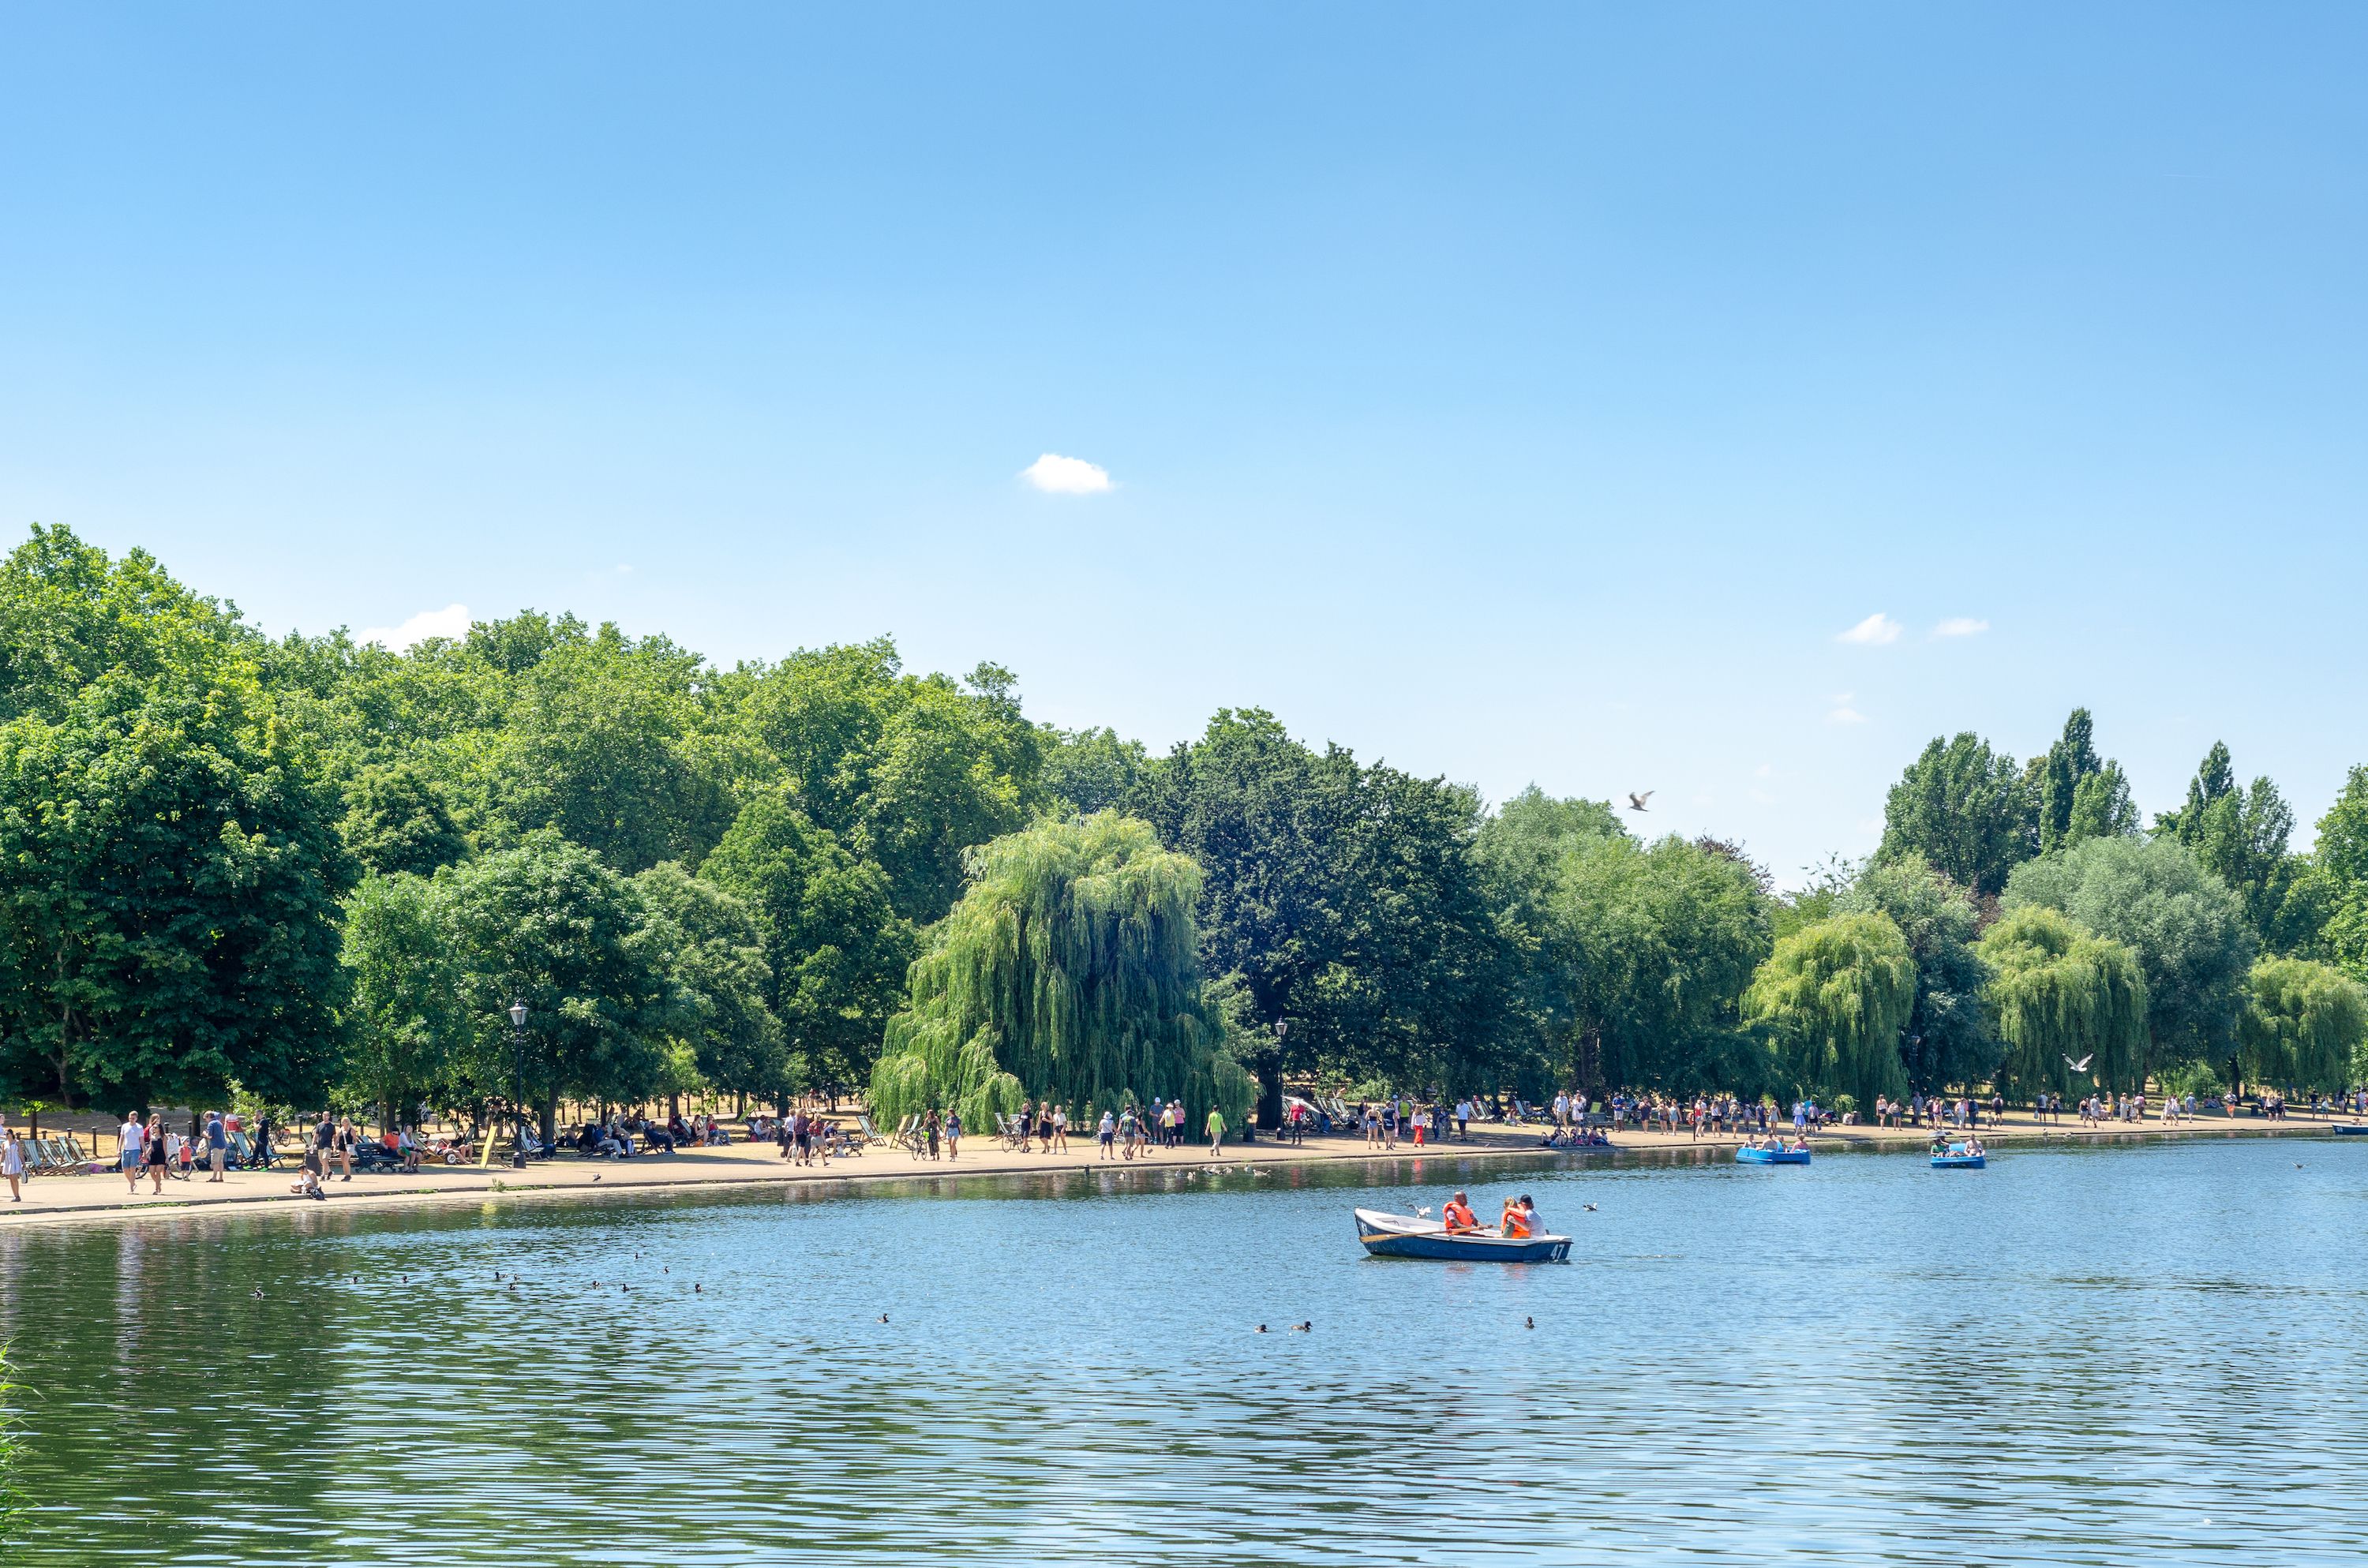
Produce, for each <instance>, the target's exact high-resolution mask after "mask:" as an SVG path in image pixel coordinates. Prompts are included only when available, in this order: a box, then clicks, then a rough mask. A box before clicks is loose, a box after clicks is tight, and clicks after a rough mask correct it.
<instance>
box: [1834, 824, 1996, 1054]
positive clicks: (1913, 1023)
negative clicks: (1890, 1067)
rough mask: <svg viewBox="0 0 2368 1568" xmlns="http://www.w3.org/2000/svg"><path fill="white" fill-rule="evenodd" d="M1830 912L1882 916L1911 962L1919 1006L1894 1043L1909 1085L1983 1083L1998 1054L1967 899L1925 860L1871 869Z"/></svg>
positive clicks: (1976, 925)
mask: <svg viewBox="0 0 2368 1568" xmlns="http://www.w3.org/2000/svg"><path fill="white" fill-rule="evenodd" d="M1834 907H1835V910H1836V912H1837V913H1839V914H1844V915H1884V916H1885V917H1886V918H1888V919H1889V920H1890V921H1891V923H1892V924H1893V925H1894V926H1897V927H1898V928H1899V931H1900V934H1901V935H1902V936H1904V937H1907V947H1908V950H1909V951H1910V952H1911V953H1913V954H1914V955H1915V959H1916V1005H1915V1006H1914V1008H1913V1009H1912V1010H1911V1011H1910V1013H1909V1014H1908V1017H1907V1028H1906V1029H1905V1031H1904V1032H1903V1034H1902V1035H1901V1037H1900V1042H1899V1054H1900V1062H1901V1066H1902V1067H1903V1068H1904V1069H1905V1071H1906V1072H1907V1081H1908V1083H1909V1084H1910V1085H1912V1086H1914V1087H1918V1088H1922V1089H1927V1090H1930V1089H1938V1088H1942V1087H1946V1086H1950V1085H1975V1084H1980V1083H1984V1082H1987V1080H1988V1078H1989V1076H1990V1074H1992V1073H1993V1072H1995V1071H1996V1070H1997V1068H1998V1042H1997V1038H1996V1036H1995V1034H1994V1032H1993V1031H1992V1028H1991V1026H1990V1019H1989V1016H1988V1013H1987V1008H1986V1007H1985V1006H1984V1004H1983V999H1982V989H1983V986H1984V985H1985V984H1986V983H1987V980H1988V976H1987V973H1986V972H1985V971H1984V969H1983V967H1982V960H1981V955H1980V952H1979V950H1978V949H1976V948H1975V942H1976V940H1977V939H1978V937H1979V936H1980V931H1981V915H1980V913H1979V912H1978V911H1976V910H1975V908H1974V902H1973V899H1972V897H1971V896H1970V895H1968V894H1967V892H1965V890H1964V888H1962V887H1960V886H1958V885H1957V884H1956V883H1955V882H1952V881H1950V880H1949V879H1948V878H1947V877H1945V876H1942V875H1941V873H1940V872H1938V871H1936V870H1934V869H1932V868H1931V867H1930V865H1929V864H1927V863H1926V862H1925V861H1923V860H1922V859H1920V858H1902V859H1899V860H1895V861H1893V862H1891V863H1889V864H1887V865H1879V866H1870V867H1868V868H1867V869H1866V870H1865V871H1864V872H1863V873H1862V874H1861V876H1860V877H1859V878H1858V880H1857V881H1855V882H1854V883H1853V884H1851V886H1850V888H1849V889H1847V890H1846V891H1845V892H1842V893H1841V894H1840V895H1839V897H1838V898H1837V899H1836V900H1835V905H1834Z"/></svg>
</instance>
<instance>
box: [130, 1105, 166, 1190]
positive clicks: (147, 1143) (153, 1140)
mask: <svg viewBox="0 0 2368 1568" xmlns="http://www.w3.org/2000/svg"><path fill="white" fill-rule="evenodd" d="M140 1147H141V1149H142V1151H143V1153H142V1159H143V1161H144V1162H145V1164H146V1166H147V1171H148V1190H149V1192H150V1193H151V1194H152V1195H154V1194H158V1193H162V1192H163V1191H164V1190H165V1161H166V1160H168V1159H170V1158H171V1157H172V1156H171V1154H170V1153H169V1152H168V1151H166V1149H165V1119H164V1118H163V1117H161V1116H151V1117H150V1118H149V1119H148V1125H147V1126H145V1127H143V1128H142V1129H141V1131H140ZM132 1185H133V1187H135V1188H136V1187H138V1185H139V1184H138V1183H137V1182H135V1183H133V1184H132Z"/></svg>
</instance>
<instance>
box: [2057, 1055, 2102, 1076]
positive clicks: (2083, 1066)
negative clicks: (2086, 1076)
mask: <svg viewBox="0 0 2368 1568" xmlns="http://www.w3.org/2000/svg"><path fill="white" fill-rule="evenodd" d="M2096 1060H2097V1053H2096V1052H2095V1051H2090V1052H2089V1054H2088V1055H2086V1056H2084V1057H2082V1058H2080V1060H2079V1061H2078V1062H2075V1061H2073V1060H2072V1059H2071V1058H2070V1057H2068V1056H2067V1057H2066V1058H2065V1059H2064V1065H2065V1066H2066V1067H2069V1068H2070V1069H2072V1071H2074V1072H2075V1073H2086V1072H2087V1071H2088V1070H2089V1062H2094V1061H2096Z"/></svg>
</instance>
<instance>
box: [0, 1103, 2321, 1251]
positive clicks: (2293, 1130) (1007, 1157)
mask: <svg viewBox="0 0 2368 1568" xmlns="http://www.w3.org/2000/svg"><path fill="white" fill-rule="evenodd" d="M2336 1120H2337V1119H2335V1118H2324V1117H2317V1118H2315V1117H2310V1116H2305V1115H2301V1114H2298V1113H2296V1114H2294V1115H2293V1116H2292V1118H2291V1119H2287V1120H2283V1121H2271V1120H2266V1119H2261V1118H2259V1117H2251V1116H2246V1117H2234V1118H2231V1117H2226V1116H2217V1115H2205V1116H2200V1117H2197V1118H2195V1119H2192V1120H2188V1121H2183V1122H2180V1123H2176V1124H2172V1125H2165V1124H2163V1123H2161V1122H2159V1121H2147V1122H2143V1123H2135V1122H2119V1121H2116V1122H2109V1123H2106V1124H2105V1125H2103V1126H2100V1127H2094V1128H2084V1127H2082V1126H2080V1125H2079V1122H2078V1119H2077V1118H2076V1119H2072V1120H2070V1121H2068V1122H2066V1123H2065V1124H2063V1125H2056V1124H2054V1123H2050V1124H2048V1125H2045V1126H2042V1125H2040V1124H2039V1123H2037V1122H2035V1121H2034V1120H2033V1119H2032V1117H2031V1116H2030V1114H2029V1113H2028V1112H2025V1113H2021V1114H2016V1113H2013V1112H2009V1114H2008V1115H2007V1117H2006V1118H2005V1119H2004V1120H2003V1121H2000V1122H1998V1123H1995V1124H1986V1125H1985V1126H1983V1127H1982V1128H1981V1130H1980V1135H1981V1137H1982V1139H1983V1141H1984V1142H1987V1143H1989V1144H1991V1145H1992V1146H1994V1147H1995V1146H1999V1145H2011V1144H2013V1143H2016V1142H2043V1141H2044V1142H2066V1143H2070V1142H2096V1141H2108V1142H2126V1141H2130V1140H2133V1139H2139V1138H2147V1139H2156V1138H2226V1137H2276V1136H2313V1135H2317V1134H2320V1133H2324V1132H2326V1131H2328V1130H2329V1129H2330V1128H2331V1127H2333V1126H2334V1125H2335V1122H2336ZM1542 1137H1543V1129H1538V1128H1521V1129H1504V1128H1494V1127H1491V1128H1488V1129H1486V1130H1483V1129H1481V1128H1477V1127H1475V1128H1474V1130H1473V1131H1472V1133H1471V1135H1470V1136H1469V1137H1467V1138H1463V1139H1459V1140H1454V1141H1452V1142H1447V1143H1443V1144H1440V1143H1432V1144H1428V1145H1426V1146H1424V1147H1421V1148H1417V1147H1416V1146H1415V1145H1414V1143H1413V1142H1411V1141H1409V1140H1407V1139H1404V1138H1401V1139H1400V1140H1399V1142H1398V1144H1397V1147H1395V1149H1379V1148H1369V1147H1367V1146H1366V1144H1365V1142H1364V1141H1363V1139H1362V1137H1361V1136H1359V1137H1332V1138H1316V1137H1311V1138H1309V1139H1308V1141H1307V1142H1306V1143H1305V1144H1304V1145H1303V1146H1301V1147H1297V1148H1294V1147H1292V1146H1291V1145H1290V1144H1288V1143H1282V1142H1275V1141H1274V1140H1272V1139H1270V1138H1265V1137H1261V1138H1260V1139H1259V1141H1258V1142H1256V1143H1254V1144H1250V1145H1248V1146H1247V1147H1243V1146H1239V1145H1235V1144H1230V1143H1229V1145H1228V1146H1227V1148H1226V1150H1225V1152H1224V1154H1223V1155H1221V1156H1212V1155H1211V1154H1210V1153H1209V1151H1208V1149H1207V1146H1206V1145H1205V1144H1199V1145H1195V1144H1188V1145H1186V1146H1185V1147H1183V1148H1181V1149H1171V1150H1164V1151H1158V1150H1155V1151H1153V1152H1152V1153H1147V1154H1144V1155H1141V1156H1138V1157H1137V1158H1136V1159H1134V1160H1132V1161H1126V1160H1104V1159H1100V1158H1099V1157H1098V1155H1099V1149H1098V1147H1097V1146H1096V1144H1095V1142H1094V1141H1093V1140H1092V1139H1091V1138H1090V1137H1072V1139H1071V1140H1070V1147H1069V1149H1068V1151H1067V1152H1066V1153H1049V1154H1048V1153H1019V1152H1017V1151H1012V1150H1006V1149H1004V1148H1002V1147H1000V1146H999V1145H998V1144H997V1143H996V1141H995V1140H993V1139H985V1140H979V1139H969V1140H965V1141H964V1142H963V1145H962V1158H961V1159H960V1160H956V1161H948V1160H937V1161H931V1160H928V1159H926V1158H925V1159H915V1158H914V1157H913V1156H912V1155H911V1154H909V1153H906V1151H905V1150H904V1149H901V1148H898V1147H895V1146H894V1145H875V1146H873V1147H872V1148H871V1149H870V1150H868V1151H867V1152H866V1153H863V1154H860V1155H856V1156H852V1157H841V1158H837V1159H834V1160H832V1161H831V1162H830V1164H829V1165H793V1164H791V1163H790V1162H789V1161H786V1160H783V1159H782V1158H780V1153H779V1151H778V1150H777V1149H776V1148H775V1147H774V1145H772V1144H771V1143H749V1142H739V1143H734V1144H730V1145H728V1146H725V1147H722V1148H687V1149H685V1150H684V1151H683V1152H682V1153H677V1154H671V1155H669V1154H641V1155H636V1156H634V1157H632V1158H631V1159H626V1160H599V1159H586V1158H581V1157H578V1156H575V1155H570V1154H562V1155H560V1156H558V1157H557V1158H555V1159H550V1160H538V1161H536V1162H535V1163H534V1164H533V1165H530V1166H529V1168H528V1169H526V1170H524V1171H519V1170H516V1169H513V1168H510V1167H508V1166H505V1165H495V1166H491V1167H481V1166H478V1165H457V1166H455V1165H423V1166H422V1167H421V1168H420V1169H419V1170H417V1171H416V1172H410V1173H403V1174H395V1173H389V1174H384V1175H376V1174H372V1175H363V1174H360V1173H357V1174H356V1175H355V1176H354V1178H353V1180H351V1181H350V1182H342V1181H339V1180H337V1179H336V1176H331V1177H330V1179H329V1182H328V1188H327V1190H328V1193H329V1197H328V1199H327V1200H326V1201H325V1202H321V1201H314V1200H311V1199H301V1198H298V1197H296V1196H295V1195H294V1194H293V1193H292V1192H291V1191H290V1186H291V1184H292V1183H293V1182H294V1180H295V1169H294V1166H295V1162H294V1161H293V1160H292V1159H290V1160H289V1161H287V1162H285V1163H284V1164H283V1165H281V1167H280V1168H279V1169H277V1170H269V1171H231V1172H228V1173H226V1174H225V1175H224V1176H223V1178H222V1181H220V1182H219V1183H214V1182H209V1181H208V1180H207V1179H206V1175H205V1173H204V1172H203V1171H200V1172H199V1173H198V1174H196V1175H195V1176H191V1177H190V1178H189V1179H188V1180H187V1181H179V1180H167V1181H166V1182H165V1190H164V1191H163V1192H162V1193H156V1194H152V1193H151V1192H150V1191H149V1190H148V1187H149V1184H148V1181H147V1179H146V1178H145V1177H144V1176H143V1177H142V1181H141V1183H140V1190H139V1192H138V1193H137V1194H136V1195H128V1194H127V1193H126V1192H125V1190H124V1187H123V1178H122V1176H120V1175H119V1174H117V1173H114V1172H112V1171H109V1172H102V1173H100V1174H98V1175H95V1176H41V1177H38V1178H36V1179H34V1180H31V1181H28V1182H27V1183H26V1184H25V1200H24V1201H23V1202H22V1203H7V1202H5V1201H0V1230H12V1229H19V1228H23V1227H26V1226H33V1225H44V1224H74V1223H85V1224H86V1223H108V1222H113V1221H125V1220H137V1219H141V1218H143V1217H161V1218H169V1217H175V1216H181V1215H188V1214H192V1213H199V1212H216V1213H256V1212H268V1211H271V1210H290V1211H294V1212H301V1213H313V1212H316V1211H319V1210H347V1209H356V1208H368V1209H407V1208H427V1207H438V1206H460V1205H469V1204H475V1205H483V1204H485V1203H489V1202H493V1203H505V1202H518V1201H570V1200H575V1201H583V1200H586V1199H594V1200H597V1199H607V1198H609V1197H611V1196H614V1195H615V1194H618V1193H620V1192H653V1191H669V1192H677V1191H686V1190H689V1189H693V1188H699V1187H718V1188H723V1187H765V1186H796V1185H821V1184H825V1183H831V1182H840V1183H845V1182H865V1181H882V1180H890V1181H909V1180H913V1179H915V1178H924V1179H927V1178H939V1179H943V1178H949V1177H963V1176H1010V1175H1037V1174H1045V1173H1064V1172H1075V1171H1078V1170H1084V1169H1091V1168H1096V1167H1099V1168H1102V1169H1107V1170H1112V1171H1129V1172H1132V1171H1138V1170H1148V1171H1161V1170H1178V1171H1181V1170H1199V1169H1202V1168H1205V1167H1207V1166H1211V1165H1221V1166H1224V1167H1226V1168H1228V1169H1243V1168H1248V1167H1255V1168H1257V1169H1258V1170H1260V1171H1268V1170H1272V1169H1279V1168H1281V1167H1285V1166H1292V1165H1326V1164H1334V1165H1337V1164H1340V1163H1344V1162H1350V1161H1360V1160H1362V1161H1372V1160H1388V1161H1392V1162H1395V1163H1397V1164H1401V1165H1406V1164H1411V1163H1413V1162H1417V1161H1421V1160H1467V1159H1502V1158H1513V1157H1518V1156H1523V1155H1541V1154H1553V1155H1554V1157H1556V1158H1559V1159H1562V1160H1564V1161H1566V1162H1568V1163H1569V1164H1571V1165H1581V1166H1583V1165H1587V1164H1589V1163H1591V1162H1595V1161H1600V1160H1605V1159H1608V1158H1610V1157H1611V1156H1614V1155H1618V1154H1622V1153H1679V1154H1682V1153H1689V1152H1692V1153H1700V1154H1702V1155H1704V1156H1705V1157H1708V1156H1711V1155H1713V1154H1714V1155H1716V1156H1718V1157H1721V1158H1725V1157H1727V1156H1728V1155H1729V1154H1730V1153H1731V1151H1732V1150H1733V1149H1734V1147H1735V1146H1736V1143H1737V1142H1740V1140H1739V1139H1738V1138H1736V1137H1735V1136H1733V1135H1731V1134H1730V1135H1727V1136H1724V1137H1713V1136H1711V1135H1708V1134H1705V1135H1704V1136H1702V1137H1701V1138H1699V1139H1696V1138H1693V1137H1691V1136H1690V1135H1688V1134H1687V1133H1685V1132H1683V1131H1679V1132H1675V1133H1670V1132H1659V1131H1655V1132H1645V1131H1638V1130H1635V1129H1633V1128H1630V1129H1623V1130H1622V1131H1621V1133H1620V1134H1619V1136H1618V1137H1617V1138H1616V1139H1615V1140H1614V1142H1612V1143H1611V1146H1609V1147H1595V1148H1584V1149H1565V1150H1561V1151H1549V1150H1546V1149H1543V1148H1542V1147H1541V1146H1540V1142H1539V1141H1540V1139H1541V1138H1542ZM1931 1137H1932V1131H1931V1130H1930V1129H1929V1128H1876V1127H1836V1128H1830V1129H1828V1130H1827V1131H1824V1132H1820V1133H1817V1134H1816V1135H1815V1136H1814V1138H1813V1140H1812V1142H1813V1143H1814V1146H1815V1147H1816V1149H1818V1150H1819V1151H1821V1152H1824V1151H1837V1150H1844V1149H1851V1148H1870V1147H1879V1146H1892V1147H1899V1146H1912V1147H1919V1148H1920V1147H1922V1146H1924V1145H1925V1144H1927V1143H1929V1142H1930V1141H1931ZM0 1196H5V1195H0Z"/></svg>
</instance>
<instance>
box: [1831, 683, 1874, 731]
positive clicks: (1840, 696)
mask: <svg viewBox="0 0 2368 1568" xmlns="http://www.w3.org/2000/svg"><path fill="white" fill-rule="evenodd" d="M1856 695H1857V694H1856V693H1855V692H1849V691H1838V692H1836V693H1834V697H1833V703H1834V705H1833V707H1832V708H1831V709H1829V710H1827V713H1826V722H1827V723H1828V724H1863V723H1865V722H1866V715H1865V714H1863V713H1861V712H1860V711H1859V710H1857V709H1855V708H1853V707H1851V706H1850V701H1851V699H1852V698H1854V697H1855V696H1856Z"/></svg>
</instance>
